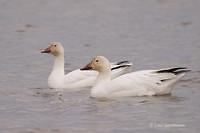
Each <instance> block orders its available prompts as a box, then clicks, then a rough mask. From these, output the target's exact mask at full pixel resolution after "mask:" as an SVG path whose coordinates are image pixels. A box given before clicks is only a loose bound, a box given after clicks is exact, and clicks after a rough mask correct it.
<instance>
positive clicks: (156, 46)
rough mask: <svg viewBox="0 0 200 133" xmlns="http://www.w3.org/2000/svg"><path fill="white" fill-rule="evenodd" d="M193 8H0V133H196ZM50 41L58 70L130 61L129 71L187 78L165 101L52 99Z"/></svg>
mask: <svg viewBox="0 0 200 133" xmlns="http://www.w3.org/2000/svg"><path fill="white" fill-rule="evenodd" d="M199 6H200V1H199V0H176V1H174V0H148V1H147V0H146V1H145V0H99V1H95V0H57V1H47V0H32V1H27V0H15V1H9V0H1V1H0V62H1V64H0V72H1V73H0V132H1V133H70V132H73V133H78V132H80V133H83V132H87V133H122V132H123V133H133V132H141V133H145V132H146V133H147V132H148V133H160V132H169V131H170V132H176V133H188V132H190V133H197V132H199V130H200V127H199V125H200V102H199V101H200V100H199V97H200V93H199V89H200V43H199V42H200V37H199V35H200V16H199V13H200V8H199ZM52 41H58V42H61V43H62V44H63V46H64V48H65V62H66V64H65V70H66V72H70V71H72V70H74V69H78V68H80V67H82V66H84V65H86V64H87V63H88V62H89V61H90V60H91V58H92V57H93V56H95V55H104V56H106V57H107V58H108V59H109V60H110V61H113V62H114V61H121V60H129V61H131V62H133V63H134V65H133V68H132V71H137V70H142V69H160V68H166V67H174V66H185V67H188V68H189V69H190V70H191V72H189V73H188V74H187V75H186V76H185V77H184V78H183V79H182V80H181V82H180V83H179V84H178V85H177V86H176V87H175V89H174V90H173V91H172V94H171V95H165V96H157V97H156V96H154V97H126V98H117V99H96V98H91V97H90V90H89V88H88V89H85V90H80V91H70V90H65V91H63V92H62V94H57V93H52V92H50V90H49V89H48V87H47V83H46V82H47V78H48V76H49V74H50V72H51V69H52V65H53V56H51V55H48V54H41V53H40V50H42V49H44V48H46V47H47V46H48V45H49V44H50V43H51V42H52Z"/></svg>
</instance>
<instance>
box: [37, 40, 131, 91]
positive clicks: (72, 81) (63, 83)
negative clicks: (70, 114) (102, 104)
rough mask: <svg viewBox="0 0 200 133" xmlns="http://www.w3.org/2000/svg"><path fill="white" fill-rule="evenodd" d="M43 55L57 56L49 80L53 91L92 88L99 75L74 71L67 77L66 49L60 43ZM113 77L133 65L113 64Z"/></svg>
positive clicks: (51, 46)
mask: <svg viewBox="0 0 200 133" xmlns="http://www.w3.org/2000/svg"><path fill="white" fill-rule="evenodd" d="M41 53H49V54H52V55H54V56H55V60H54V66H53V70H52V72H51V74H50V76H49V78H48V87H49V88H53V89H64V88H69V89H80V88H88V87H92V86H93V84H94V82H95V79H96V77H97V75H98V72H96V71H87V72H86V71H80V70H79V69H77V70H74V71H72V72H70V73H68V74H67V75H65V71H64V48H63V46H62V44H61V43H59V42H52V43H51V44H50V45H49V46H48V47H47V48H46V49H44V50H42V51H41ZM111 66H112V72H111V77H112V78H116V77H118V76H120V75H122V74H125V73H127V72H128V71H129V69H130V67H131V66H132V63H128V62H127V61H122V62H115V63H111Z"/></svg>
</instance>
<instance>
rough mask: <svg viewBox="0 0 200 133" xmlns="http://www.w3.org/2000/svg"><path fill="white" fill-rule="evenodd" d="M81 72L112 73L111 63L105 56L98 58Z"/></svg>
mask: <svg viewBox="0 0 200 133" xmlns="http://www.w3.org/2000/svg"><path fill="white" fill-rule="evenodd" d="M80 70H95V71H98V72H105V71H110V70H111V69H110V62H109V61H108V60H107V59H106V58H105V57H104V56H96V57H94V58H93V59H92V61H91V62H90V63H88V64H87V65H86V66H84V67H82V68H81V69H80Z"/></svg>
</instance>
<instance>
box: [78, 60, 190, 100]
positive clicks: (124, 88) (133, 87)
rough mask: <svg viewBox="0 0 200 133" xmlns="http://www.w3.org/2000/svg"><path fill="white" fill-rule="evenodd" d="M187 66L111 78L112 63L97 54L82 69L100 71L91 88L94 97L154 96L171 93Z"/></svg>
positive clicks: (137, 72)
mask: <svg viewBox="0 0 200 133" xmlns="http://www.w3.org/2000/svg"><path fill="white" fill-rule="evenodd" d="M185 69H186V68H183V67H177V68H169V69H161V70H143V71H136V72H132V73H128V74H124V75H122V76H120V77H118V78H115V79H113V80H111V77H110V73H111V70H110V63H109V61H108V60H107V59H106V58H105V57H103V56H96V57H94V58H93V59H92V61H91V62H90V63H89V64H88V65H86V66H84V67H83V68H81V69H80V70H96V71H98V72H99V74H98V77H97V79H96V81H95V84H94V86H93V87H92V89H91V96H92V97H98V98H103V97H108V98H109V97H124V96H152V95H164V94H169V93H171V91H172V89H173V87H174V86H175V84H176V83H177V82H178V81H179V80H180V79H181V78H182V77H183V76H184V75H185V72H187V71H189V70H185Z"/></svg>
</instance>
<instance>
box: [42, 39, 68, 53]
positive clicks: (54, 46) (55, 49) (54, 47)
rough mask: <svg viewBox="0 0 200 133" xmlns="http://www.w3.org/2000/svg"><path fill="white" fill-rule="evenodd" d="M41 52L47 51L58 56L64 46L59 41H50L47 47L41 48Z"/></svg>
mask: <svg viewBox="0 0 200 133" xmlns="http://www.w3.org/2000/svg"><path fill="white" fill-rule="evenodd" d="M41 53H48V54H52V55H54V56H59V55H63V54H64V48H63V46H62V44H61V43H59V42H52V43H51V44H50V45H49V46H48V47H47V48H45V49H43V50H42V51H41Z"/></svg>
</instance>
